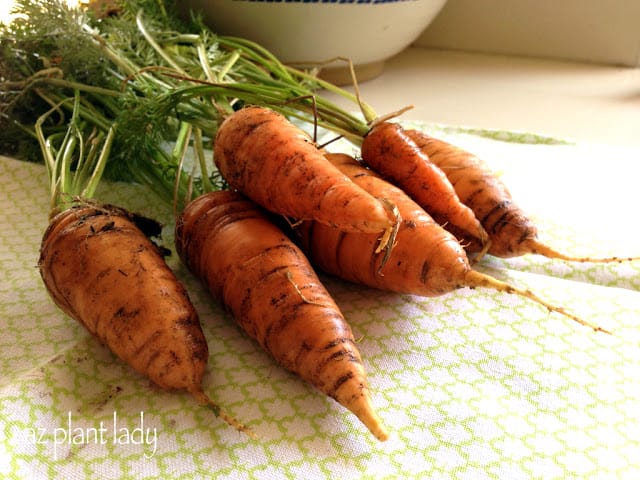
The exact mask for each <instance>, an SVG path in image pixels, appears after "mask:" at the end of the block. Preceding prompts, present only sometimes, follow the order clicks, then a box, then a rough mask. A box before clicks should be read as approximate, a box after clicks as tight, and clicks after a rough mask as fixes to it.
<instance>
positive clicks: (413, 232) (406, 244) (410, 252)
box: [295, 154, 605, 331]
mask: <svg viewBox="0 0 640 480" xmlns="http://www.w3.org/2000/svg"><path fill="white" fill-rule="evenodd" d="M327 157H328V158H329V159H330V160H331V161H332V162H333V163H334V164H336V165H337V166H338V167H339V168H340V169H341V170H342V171H343V172H344V173H345V174H347V175H349V177H350V178H351V179H353V180H354V181H355V182H356V183H358V185H360V186H361V187H362V188H364V189H365V190H367V191H368V192H369V193H371V194H372V195H375V196H384V198H389V199H390V200H391V201H392V202H393V203H394V204H395V205H396V206H397V208H398V209H399V211H400V215H401V217H402V221H401V223H400V225H399V228H398V231H397V235H396V238H395V242H396V243H395V245H394V246H393V248H392V249H391V250H390V251H388V252H385V253H384V254H380V255H376V254H375V253H374V252H375V248H376V242H377V238H376V235H371V234H362V233H351V232H341V231H340V230H338V229H336V228H330V227H327V226H325V225H322V224H320V223H317V222H302V223H301V224H300V225H299V226H297V227H296V229H295V231H296V232H297V235H298V237H299V239H300V245H301V247H302V250H303V251H304V252H306V254H307V256H308V258H309V259H310V260H311V262H312V264H314V265H316V266H317V267H318V268H320V269H322V270H324V271H325V272H327V273H329V274H332V275H335V276H337V277H339V278H342V279H344V280H348V281H351V282H354V283H359V284H362V285H367V286H369V287H373V288H377V289H381V290H386V291H392V292H398V293H409V294H414V295H421V296H437V295H442V294H445V293H448V292H451V291H453V290H455V289H458V288H463V287H471V288H474V287H483V288H490V289H494V290H497V291H500V292H505V293H514V294H517V295H520V296H523V297H525V298H528V299H530V300H532V301H535V302H537V303H539V304H541V305H543V306H545V307H546V308H547V309H549V310H550V311H554V312H557V313H561V314H563V315H565V316H567V317H569V318H571V319H572V320H574V321H577V322H579V323H581V324H583V325H586V326H589V327H591V328H593V329H594V330H600V331H605V330H603V329H602V328H601V327H598V326H595V325H592V324H589V323H587V322H586V321H584V320H582V319H580V318H579V317H577V316H575V315H573V314H571V313H569V312H567V311H566V310H565V309H563V308H560V307H556V306H554V305H551V304H549V303H548V302H546V301H545V300H543V299H541V298H540V297H538V296H537V295H535V294H534V293H533V292H531V291H529V290H525V289H521V288H517V287H515V286H512V285H509V284H507V283H505V282H502V281H500V280H497V279H495V278H493V277H490V276H488V275H485V274H483V273H480V272H477V271H475V270H473V269H472V268H471V266H470V265H469V261H468V259H467V256H466V254H465V252H464V249H463V248H462V246H461V245H460V244H459V243H458V241H457V240H456V238H455V237H454V236H453V235H452V234H451V233H449V232H447V231H446V230H445V229H444V228H442V227H441V226H440V225H438V224H437V223H436V222H435V221H434V220H433V219H432V218H431V217H430V216H429V215H428V214H427V213H426V212H425V211H424V210H423V209H422V208H421V207H420V206H419V205H418V204H416V203H415V202H414V201H413V200H412V199H411V198H410V197H409V196H407V195H406V193H405V192H404V191H402V190H401V189H399V188H397V187H395V186H394V185H392V184H390V183H388V182H387V181H385V180H383V179H382V178H381V177H380V176H379V175H377V174H376V173H374V172H373V171H371V170H369V169H366V168H365V167H364V166H362V165H361V164H360V163H359V162H357V161H356V160H355V159H354V158H353V157H350V156H348V155H344V154H328V155H327Z"/></svg>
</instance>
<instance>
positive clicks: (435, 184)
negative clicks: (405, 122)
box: [361, 122, 489, 251]
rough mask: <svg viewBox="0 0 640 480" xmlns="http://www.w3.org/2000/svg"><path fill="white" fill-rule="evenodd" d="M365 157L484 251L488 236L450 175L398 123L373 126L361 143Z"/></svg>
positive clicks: (473, 246)
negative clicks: (454, 185)
mask: <svg viewBox="0 0 640 480" xmlns="http://www.w3.org/2000/svg"><path fill="white" fill-rule="evenodd" d="M361 153H362V160H363V161H364V162H365V163H366V164H367V165H368V166H369V167H371V168H372V169H373V170H375V171H376V172H378V173H380V174H381V175H382V176H383V177H385V178H386V179H387V180H389V181H390V182H391V183H393V184H395V185H397V186H398V187H400V188H402V189H403V190H404V191H405V192H406V193H407V194H409V196H410V197H411V198H413V199H414V200H415V201H416V202H417V203H418V204H419V205H420V206H421V207H422V208H424V209H425V210H426V211H427V212H428V213H429V215H431V216H432V217H433V219H434V220H435V221H436V222H438V223H439V224H441V225H442V226H444V228H445V229H446V230H448V231H450V232H451V233H453V234H454V235H455V236H456V238H458V240H460V241H462V242H464V243H465V244H466V245H467V246H468V250H472V251H482V250H483V249H486V248H488V247H489V245H488V243H487V242H488V236H487V233H486V232H485V230H484V228H483V227H482V225H480V222H479V221H478V219H477V218H476V216H475V215H474V213H473V211H472V210H471V209H470V208H469V207H467V206H466V205H465V204H464V203H462V202H461V201H460V199H459V198H458V195H457V194H456V191H455V190H454V188H453V186H452V185H451V182H450V181H449V179H448V178H447V176H446V175H445V174H444V173H443V172H442V170H440V168H438V167H437V166H436V165H434V164H433V163H432V162H431V161H430V160H429V157H428V156H427V155H426V154H425V153H423V152H422V151H421V150H420V149H419V148H418V146H417V145H416V144H415V142H413V140H411V138H409V137H408V136H407V134H406V133H405V132H404V129H403V128H402V127H401V126H400V125H399V124H397V123H393V122H382V123H379V124H377V125H376V126H374V127H373V128H372V129H371V131H369V133H368V134H367V135H366V136H365V137H364V139H363V142H362V152H361Z"/></svg>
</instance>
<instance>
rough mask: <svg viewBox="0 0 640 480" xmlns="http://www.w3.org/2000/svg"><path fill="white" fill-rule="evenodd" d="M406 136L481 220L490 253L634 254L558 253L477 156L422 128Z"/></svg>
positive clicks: (557, 255)
mask: <svg viewBox="0 0 640 480" xmlns="http://www.w3.org/2000/svg"><path fill="white" fill-rule="evenodd" d="M407 135H408V136H409V137H410V138H411V139H412V140H413V141H414V142H415V143H416V145H417V146H418V147H419V148H420V150H422V151H423V152H424V153H425V154H426V155H428V156H429V158H430V159H431V161H432V162H433V163H434V164H436V165H437V166H438V167H439V168H440V169H441V170H442V171H443V172H444V173H445V174H446V176H447V177H448V178H449V180H450V181H451V184H452V185H453V187H454V189H455V191H456V193H457V194H458V196H459V197H460V200H461V201H462V202H463V203H465V204H466V205H467V206H468V207H469V208H471V210H473V212H474V213H475V215H476V217H477V218H478V219H479V220H480V223H482V225H483V226H484V228H485V230H486V231H487V233H488V234H489V238H490V239H491V245H490V247H489V251H488V253H490V254H491V255H494V256H496V257H504V258H508V257H515V256H520V255H525V254H538V255H542V256H545V257H548V258H553V259H559V260H566V261H573V262H599V263H609V262H623V261H630V260H635V259H636V258H635V257H629V258H622V257H606V258H593V257H576V256H571V255H566V254H564V253H561V252H558V251H557V250H555V249H553V248H552V247H550V246H548V245H545V244H543V243H542V242H541V241H540V240H539V238H538V228H537V226H536V225H535V224H534V222H533V221H532V220H531V219H530V218H529V217H528V216H527V214H526V213H525V212H524V211H523V210H522V209H521V208H520V207H519V206H518V205H517V204H516V203H515V202H514V201H513V198H512V196H511V193H510V192H509V190H508V189H507V187H506V185H505V184H504V182H502V180H500V178H498V177H497V176H496V175H495V173H494V172H493V171H491V169H490V168H489V166H488V165H487V163H486V162H485V161H484V160H482V159H480V158H479V157H477V156H476V155H474V154H472V153H470V152H468V151H466V150H464V149H462V148H460V147H457V146H455V145H452V144H450V143H447V142H445V141H443V140H439V139H437V138H434V137H431V136H429V135H427V134H426V133H424V132H421V131H419V130H407Z"/></svg>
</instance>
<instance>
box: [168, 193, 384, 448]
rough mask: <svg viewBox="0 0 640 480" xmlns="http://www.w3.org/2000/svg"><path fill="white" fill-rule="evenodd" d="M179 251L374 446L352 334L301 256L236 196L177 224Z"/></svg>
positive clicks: (217, 199)
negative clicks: (354, 421)
mask: <svg viewBox="0 0 640 480" xmlns="http://www.w3.org/2000/svg"><path fill="white" fill-rule="evenodd" d="M175 237H176V249H177V251H178V253H179V255H180V256H181V258H182V260H183V262H184V263H185V265H187V267H188V268H189V269H190V270H191V272H192V273H193V274H194V275H195V276H196V277H198V278H200V279H201V280H202V281H203V282H204V283H205V284H206V285H207V286H208V288H209V290H210V291H211V293H212V295H213V296H214V297H215V298H216V299H218V300H219V301H221V303H222V304H223V305H224V306H225V307H226V308H227V309H228V311H229V312H231V314H232V315H233V317H234V318H235V320H236V322H237V323H238V324H239V326H240V327H241V328H242V329H243V330H244V331H245V332H246V333H247V334H248V335H249V336H250V337H252V338H253V339H255V340H256V341H257V342H258V344H259V345H260V346H261V347H262V348H263V349H264V350H265V351H266V352H268V353H270V354H271V355H272V356H273V358H274V359H275V360H276V361H277V362H278V363H279V364H280V365H282V366H283V367H284V368H285V369H287V370H289V371H291V372H293V373H295V374H297V375H298V376H300V377H301V378H302V379H304V380H305V381H307V382H309V383H310V384H311V385H313V386H314V387H316V388H317V389H319V390H320V391H321V392H323V393H324V394H326V395H328V396H330V397H332V398H334V399H335V400H336V401H337V402H338V403H339V404H341V405H343V406H344V407H346V408H347V409H349V410H350V411H352V412H353V413H354V414H355V415H356V416H357V417H358V418H359V419H360V421H362V423H363V424H364V425H365V426H366V427H367V428H368V429H369V430H370V431H371V432H372V433H373V435H374V436H375V437H376V438H378V439H379V440H385V439H386V438H387V437H388V433H387V431H386V429H385V428H384V426H383V425H382V423H381V421H380V419H379V418H378V416H377V415H376V413H375V412H374V410H373V407H372V404H371V398H370V393H369V388H368V386H367V379H366V373H365V370H364V367H363V365H362V361H361V357H360V354H359V352H358V349H357V347H356V344H355V341H354V338H353V334H352V332H351V329H350V327H349V325H348V324H347V322H346V321H345V319H344V317H343V315H342V313H341V312H340V310H339V309H338V306H337V305H336V304H335V302H334V300H333V299H332V298H331V296H330V295H329V293H328V292H327V291H326V289H325V288H324V286H323V285H322V284H321V283H320V280H319V279H318V277H317V276H316V274H315V272H314V271H313V269H312V267H311V265H310V264H309V262H308V260H307V259H306V257H305V256H304V254H303V253H302V252H301V251H300V249H299V248H298V247H297V246H296V245H295V244H294V243H293V242H291V240H289V238H288V237H287V236H286V235H285V234H284V233H283V232H282V231H281V230H280V229H279V228H278V227H277V226H276V225H275V224H273V223H272V222H271V221H270V220H269V219H268V217H267V216H266V213H265V212H264V211H262V210H261V209H260V208H259V207H258V206H257V205H255V204H254V203H253V202H251V201H250V200H248V199H247V198H246V197H244V196H242V195H241V194H239V193H237V192H232V191H216V192H210V193H207V194H204V195H202V196H200V197H198V198H197V199H195V200H194V201H192V202H191V203H189V204H188V205H187V207H186V208H185V209H184V210H183V212H182V214H181V215H180V217H179V218H178V220H177V222H176V235H175Z"/></svg>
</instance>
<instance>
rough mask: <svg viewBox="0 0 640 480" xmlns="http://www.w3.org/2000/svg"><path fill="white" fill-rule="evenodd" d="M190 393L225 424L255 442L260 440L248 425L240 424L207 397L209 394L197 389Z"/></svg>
mask: <svg viewBox="0 0 640 480" xmlns="http://www.w3.org/2000/svg"><path fill="white" fill-rule="evenodd" d="M190 393H191V395H192V396H193V397H194V398H195V399H196V401H197V402H198V403H199V404H201V405H204V406H207V407H208V408H209V409H210V410H211V411H212V412H213V414H214V415H215V416H216V417H218V418H220V419H222V420H223V421H224V422H225V423H227V424H228V425H229V426H231V427H233V428H235V429H236V430H237V431H238V432H241V433H244V434H246V435H248V436H249V437H250V438H252V439H254V440H256V439H257V438H258V436H257V435H256V433H255V432H254V431H253V430H251V429H250V428H249V427H247V426H246V425H244V424H242V423H240V422H239V421H238V420H236V419H235V418H233V417H232V416H231V415H229V414H228V413H227V412H225V411H224V410H222V409H221V408H220V406H219V405H218V404H217V403H215V402H214V401H213V400H211V399H210V398H209V397H208V396H207V394H206V393H204V392H203V391H202V390H200V389H195V390H192V391H191V392H190Z"/></svg>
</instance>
